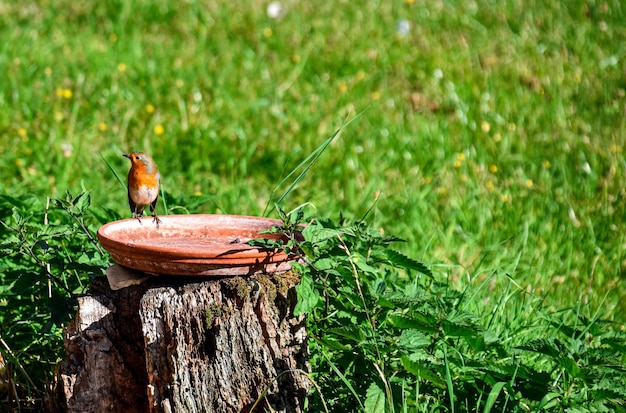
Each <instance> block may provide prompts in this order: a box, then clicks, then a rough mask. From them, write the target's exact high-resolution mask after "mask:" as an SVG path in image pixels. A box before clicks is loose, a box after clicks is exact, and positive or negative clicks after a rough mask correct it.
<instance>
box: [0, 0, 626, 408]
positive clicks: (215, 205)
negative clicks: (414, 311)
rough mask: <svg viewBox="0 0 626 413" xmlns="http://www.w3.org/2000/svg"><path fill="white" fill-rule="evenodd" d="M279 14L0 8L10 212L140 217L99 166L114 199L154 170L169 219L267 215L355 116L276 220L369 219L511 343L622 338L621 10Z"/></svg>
mask: <svg viewBox="0 0 626 413" xmlns="http://www.w3.org/2000/svg"><path fill="white" fill-rule="evenodd" d="M318 3H321V4H318ZM266 6H267V2H258V1H254V2H252V3H247V4H246V5H241V4H239V3H237V2H223V1H216V2H200V1H195V0H189V1H185V2H174V1H162V2H151V1H141V2H118V1H105V2H95V3H94V4H90V3H89V2H87V3H83V2H70V1H65V0H62V1H57V2H48V1H29V2H19V3H15V4H14V3H12V2H5V3H3V4H1V5H0V37H1V38H2V42H0V164H1V165H2V167H1V168H0V193H2V194H6V195H11V196H13V197H18V198H19V197H29V198H28V199H33V198H31V197H33V196H34V197H36V199H37V201H35V202H33V201H29V202H31V203H30V205H32V206H31V207H29V206H28V205H26V206H25V207H24V209H25V210H29V208H30V210H31V212H32V214H31V215H33V216H34V217H36V218H37V219H39V218H41V216H42V215H43V213H44V205H45V200H46V197H48V196H50V197H60V198H64V196H65V195H64V194H65V191H66V190H68V189H69V190H70V191H71V192H72V193H74V194H77V193H79V192H81V189H82V188H83V187H84V188H85V189H86V190H88V191H89V192H90V195H91V210H92V211H93V213H94V214H95V215H96V219H93V222H91V223H90V225H91V228H92V229H95V228H97V226H98V225H99V224H100V223H101V222H100V221H101V220H102V219H104V218H102V217H106V218H108V219H116V218H121V217H128V216H129V215H130V214H129V211H128V207H127V204H126V193H125V189H124V188H123V187H122V186H121V185H120V183H119V182H118V180H117V179H116V177H115V175H114V173H112V171H111V170H110V169H109V165H110V167H111V168H113V169H114V170H115V171H117V173H118V175H120V176H124V175H125V174H126V171H127V168H128V165H127V160H126V159H124V158H123V157H121V154H122V153H127V152H129V151H131V150H144V151H146V152H149V153H150V154H151V155H152V157H153V158H154V159H155V160H156V162H157V163H158V165H159V167H160V169H161V173H162V175H163V187H164V190H165V191H166V193H167V195H168V207H170V208H174V207H179V206H180V207H184V208H186V209H187V210H190V211H195V212H206V213H216V212H217V213H232V214H246V215H260V214H262V213H263V211H264V210H265V209H266V206H267V204H268V201H269V200H270V197H271V195H272V193H273V191H274V189H275V185H276V184H277V183H278V182H280V181H281V180H282V179H283V178H284V177H285V176H286V175H287V174H288V173H289V172H290V171H291V170H292V169H293V168H294V167H296V166H297V165H298V164H299V163H300V162H301V161H302V160H303V159H305V158H306V157H307V156H309V154H311V153H312V152H313V151H314V150H315V148H317V147H318V146H319V145H320V144H321V143H322V142H323V141H324V140H325V139H326V138H327V137H328V136H330V135H332V133H333V132H334V131H335V130H336V129H337V128H339V127H340V126H341V125H342V124H343V123H344V122H345V121H346V120H347V119H350V118H352V117H353V116H355V115H356V114H358V113H361V112H362V111H364V113H363V114H362V115H361V116H360V118H359V119H357V120H356V121H355V122H352V123H351V124H350V125H349V126H348V127H347V128H346V129H344V130H343V131H342V133H341V135H340V136H339V137H338V138H336V139H335V140H334V141H333V142H332V143H331V144H330V146H329V147H328V148H327V149H326V151H325V152H324V153H323V155H322V156H321V157H320V158H319V160H318V161H317V163H316V164H315V165H314V166H313V168H312V169H311V170H310V171H309V172H308V173H307V175H306V176H305V177H304V179H303V180H302V181H300V183H299V185H298V186H297V187H296V188H295V189H294V190H293V191H292V192H291V193H290V195H289V197H288V198H286V199H285V200H284V201H283V207H284V209H285V210H291V209H293V208H295V207H296V206H298V205H300V204H302V203H304V202H310V203H311V204H312V205H314V206H315V208H316V210H315V213H316V215H318V216H321V217H331V218H333V219H337V218H338V217H339V215H340V214H343V215H344V216H347V217H353V218H355V219H358V218H360V217H362V216H363V215H364V214H365V213H366V211H368V209H369V208H370V207H371V206H372V204H373V203H374V202H376V206H375V208H374V209H373V210H372V212H370V214H368V216H367V220H368V222H370V223H371V224H372V225H373V226H375V227H379V228H381V229H384V231H385V233H388V234H394V235H397V236H399V237H401V238H403V239H405V240H406V241H407V242H406V243H404V244H403V245H402V246H401V247H399V248H400V249H401V250H402V252H403V253H405V254H407V255H409V256H411V257H414V258H416V259H419V260H421V261H424V262H426V263H427V264H429V265H430V266H431V267H432V270H433V272H434V273H435V276H436V277H437V278H439V279H445V280H447V281H448V282H449V283H450V285H451V286H453V287H454V288H455V289H457V290H459V291H467V292H466V294H467V295H468V296H470V297H471V300H468V301H466V304H465V305H466V306H467V307H468V308H466V309H467V310H468V311H470V310H471V311H472V312H474V313H476V314H478V315H479V316H480V317H481V322H482V323H483V324H485V325H488V326H489V328H490V329H493V330H494V331H495V332H497V333H499V334H504V333H503V332H504V331H506V330H507V329H515V328H518V327H519V326H520V324H522V323H523V321H522V320H520V317H521V316H520V314H521V313H523V314H525V315H527V316H528V317H529V321H528V323H529V324H534V323H537V325H538V330H537V331H540V330H541V329H542V323H541V321H540V320H541V319H542V317H543V315H542V314H543V312H546V313H550V312H554V311H557V310H561V309H571V310H572V311H574V312H575V313H576V314H584V315H586V316H587V317H589V318H590V319H593V318H594V316H597V317H599V318H602V319H608V320H613V321H615V322H616V323H618V325H621V326H622V328H623V324H624V323H625V322H626V316H624V314H626V302H625V301H624V300H623V297H624V296H625V294H626V291H625V289H624V286H623V282H622V278H623V277H624V268H625V266H626V264H625V263H626V261H625V257H624V245H626V239H625V235H624V234H625V233H626V227H625V224H624V222H626V221H625V218H626V204H625V203H626V196H625V195H626V194H625V189H624V182H625V181H626V180H625V174H626V165H625V162H624V144H625V140H626V123H625V120H624V119H626V109H625V108H626V103H625V102H626V77H625V74H624V70H625V69H624V59H625V57H626V29H625V26H624V24H623V22H624V21H626V11H625V9H624V6H623V5H622V3H621V2H620V1H618V0H612V1H611V0H609V1H603V2H594V1H579V0H576V1H570V2H549V1H538V0H537V1H533V0H531V1H529V2H524V3H523V4H518V3H516V2H489V1H483V0H479V1H475V2H455V1H451V0H450V1H435V2H419V1H415V2H411V1H407V2H403V1H393V2H377V1H367V2H309V3H302V2H295V1H288V2H285V3H284V6H285V7H286V10H287V13H286V14H285V16H284V17H283V18H282V19H279V20H275V19H271V18H269V17H268V16H267V14H266ZM400 19H406V20H408V21H409V22H410V24H411V29H410V31H409V33H408V34H407V35H404V36H403V35H400V34H398V33H397V30H396V24H397V22H398V21H399V20H400ZM103 158H104V160H103ZM107 164H108V165H107ZM285 189H286V187H284V188H280V189H278V191H277V192H276V193H278V194H280V193H282V191H284V190H285ZM377 197H378V201H375V200H376V199H377ZM22 199H25V198H22ZM159 206H160V207H161V208H162V204H160V205H159ZM182 211H184V210H181V209H174V212H177V213H180V212H182ZM10 214H11V211H10V208H6V209H3V216H2V217H0V220H2V221H7V220H8V219H9V216H10ZM39 222H41V221H39ZM8 259H9V258H3V259H0V269H6V267H7V265H9V264H7V262H8V261H7V260H8ZM0 272H4V274H0V281H2V283H3V284H5V285H10V284H11V281H12V280H11V279H9V278H8V275H6V274H7V273H6V271H0ZM522 292H523V293H522ZM9 299H10V297H9V296H8V295H7V296H6V298H5V297H3V296H0V306H2V305H5V306H6V305H8V306H10V304H7V303H8V302H9V301H7V300H9ZM537 303H541V309H542V310H541V311H538V310H537V308H538V307H537V305H538V304H537ZM0 314H2V313H1V312H0ZM556 314H557V315H556V317H560V314H561V313H556ZM11 322H12V321H11V319H10V318H7V317H5V316H3V315H0V325H2V331H5V326H6V325H7V323H8V324H9V325H10V324H11ZM543 327H545V325H544V326H543ZM537 334H538V335H539V334H540V333H539V332H538V333H537ZM511 335H513V334H511ZM2 338H3V339H4V340H7V341H8V342H9V343H10V341H11V337H9V336H6V335H5V333H2ZM35 339H39V338H33V340H35ZM453 356H454V355H452V354H450V353H448V354H447V357H453ZM494 388H495V387H494ZM409 391H412V392H414V391H415V389H409ZM486 398H487V395H485V399H486Z"/></svg>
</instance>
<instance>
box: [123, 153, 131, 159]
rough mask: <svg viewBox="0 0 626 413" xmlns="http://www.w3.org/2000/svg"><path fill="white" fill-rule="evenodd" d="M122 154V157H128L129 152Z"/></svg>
mask: <svg viewBox="0 0 626 413" xmlns="http://www.w3.org/2000/svg"><path fill="white" fill-rule="evenodd" d="M122 156H124V157H126V158H128V159H130V154H129V153H125V154H123V155H122Z"/></svg>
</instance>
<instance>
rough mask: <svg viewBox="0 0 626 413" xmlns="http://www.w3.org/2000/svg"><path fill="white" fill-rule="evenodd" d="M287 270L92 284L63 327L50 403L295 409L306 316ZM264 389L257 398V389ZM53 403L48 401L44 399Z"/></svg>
mask: <svg viewBox="0 0 626 413" xmlns="http://www.w3.org/2000/svg"><path fill="white" fill-rule="evenodd" d="M298 281H299V280H298V278H297V277H296V276H295V275H294V274H293V273H291V272H287V273H283V274H278V275H276V274H273V275H254V276H251V277H230V278H220V279H202V280H198V279H195V278H184V277H150V278H149V279H148V280H147V281H146V282H144V283H142V284H139V285H131V286H129V287H128V288H122V289H119V290H112V289H111V288H110V287H109V285H108V283H107V281H106V279H104V278H103V279H97V280H95V281H94V282H93V283H92V285H91V287H90V290H89V293H88V294H87V295H85V296H83V297H80V298H79V308H78V312H77V314H76V316H75V318H74V320H73V321H72V322H71V323H70V324H69V325H68V327H67V329H66V338H65V345H66V350H67V359H66V360H65V362H63V363H62V365H61V366H60V369H59V373H58V382H57V384H56V395H55V397H54V398H53V399H54V400H53V401H54V402H56V406H55V407H54V408H55V409H57V411H59V410H65V411H69V412H248V411H250V409H251V407H252V406H253V405H254V403H255V402H256V401H257V399H260V403H259V404H258V405H257V407H256V409H255V411H259V412H263V411H266V410H272V411H277V412H300V411H302V410H303V402H304V398H305V396H306V394H307V392H308V390H309V388H310V383H309V381H308V378H307V376H306V372H308V371H309V367H308V358H307V344H306V330H305V319H304V317H303V316H299V317H296V316H294V315H293V308H294V306H295V304H296V296H295V290H294V286H295V285H296V284H297V283H298ZM265 391H267V395H266V396H265V397H263V393H264V392H265ZM51 406H52V403H51Z"/></svg>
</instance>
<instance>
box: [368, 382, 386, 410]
mask: <svg viewBox="0 0 626 413" xmlns="http://www.w3.org/2000/svg"><path fill="white" fill-rule="evenodd" d="M385 401H386V400H385V392H384V391H383V390H382V389H381V388H380V387H378V385H377V384H376V383H372V384H370V386H369V387H368V388H367V392H366V393H365V412H366V413H385Z"/></svg>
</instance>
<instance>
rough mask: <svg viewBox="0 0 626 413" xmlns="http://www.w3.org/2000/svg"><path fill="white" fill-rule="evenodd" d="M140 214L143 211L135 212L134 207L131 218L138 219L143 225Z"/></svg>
mask: <svg viewBox="0 0 626 413" xmlns="http://www.w3.org/2000/svg"><path fill="white" fill-rule="evenodd" d="M142 215H143V211H142V212H137V209H136V208H135V210H134V211H133V218H137V221H139V223H140V224H141V225H143V222H141V217H142Z"/></svg>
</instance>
